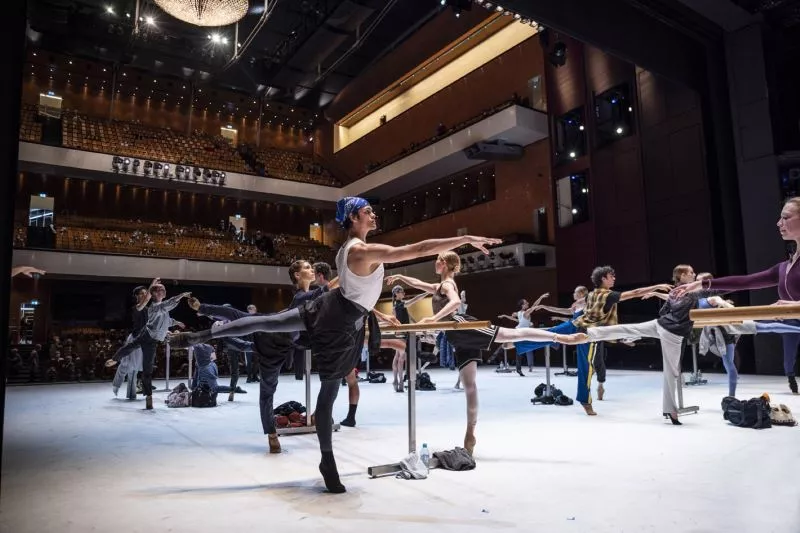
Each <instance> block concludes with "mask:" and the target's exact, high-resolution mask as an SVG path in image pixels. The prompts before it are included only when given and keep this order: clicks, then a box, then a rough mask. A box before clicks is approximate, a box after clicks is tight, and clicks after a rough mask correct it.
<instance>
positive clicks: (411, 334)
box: [367, 320, 492, 478]
mask: <svg viewBox="0 0 800 533" xmlns="http://www.w3.org/2000/svg"><path fill="white" fill-rule="evenodd" d="M489 327H492V323H491V322H489V321H488V320H486V321H475V322H426V323H422V324H420V323H416V324H402V325H399V326H384V327H382V328H381V333H408V453H412V452H414V451H416V450H417V411H416V409H417V403H416V397H415V393H416V390H417V380H416V375H417V333H421V332H424V331H452V330H459V329H482V328H489ZM402 470H403V467H402V466H400V463H392V464H387V465H378V466H370V467H369V468H367V474H368V475H369V476H370V477H373V478H374V477H379V476H386V475H389V474H396V473H398V472H401V471H402Z"/></svg>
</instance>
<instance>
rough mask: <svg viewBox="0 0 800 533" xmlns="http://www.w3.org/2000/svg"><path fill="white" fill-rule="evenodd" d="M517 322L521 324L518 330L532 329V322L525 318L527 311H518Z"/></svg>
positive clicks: (518, 325)
mask: <svg viewBox="0 0 800 533" xmlns="http://www.w3.org/2000/svg"><path fill="white" fill-rule="evenodd" d="M517 320H519V323H518V324H517V327H518V328H529V327H531V321H530V320H528V319H527V318H525V311H517Z"/></svg>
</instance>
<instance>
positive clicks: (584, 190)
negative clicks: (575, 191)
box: [581, 187, 589, 194]
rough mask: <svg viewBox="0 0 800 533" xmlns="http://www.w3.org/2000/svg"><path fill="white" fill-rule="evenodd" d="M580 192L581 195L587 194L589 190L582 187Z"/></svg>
mask: <svg viewBox="0 0 800 533" xmlns="http://www.w3.org/2000/svg"><path fill="white" fill-rule="evenodd" d="M581 192H582V193H583V194H586V193H587V192H589V189H587V188H586V187H584V188H583V189H581Z"/></svg>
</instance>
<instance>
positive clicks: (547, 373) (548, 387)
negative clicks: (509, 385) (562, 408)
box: [531, 346, 566, 405]
mask: <svg viewBox="0 0 800 533" xmlns="http://www.w3.org/2000/svg"><path fill="white" fill-rule="evenodd" d="M565 348H566V347H565ZM565 352H566V350H565ZM544 369H545V377H546V380H547V385H546V386H545V389H544V394H543V395H541V396H537V397H535V398H531V403H532V404H534V405H536V404H537V403H540V404H542V405H555V404H556V402H555V400H554V398H553V394H552V392H551V391H552V390H553V387H552V385H550V346H545V347H544ZM545 399H549V400H550V401H547V402H545Z"/></svg>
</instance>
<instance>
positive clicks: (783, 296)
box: [676, 196, 800, 394]
mask: <svg viewBox="0 0 800 533" xmlns="http://www.w3.org/2000/svg"><path fill="white" fill-rule="evenodd" d="M777 226H778V232H779V233H780V235H781V238H782V239H783V240H784V241H794V243H795V246H796V250H795V252H794V253H793V254H792V256H791V257H790V258H789V259H787V260H786V261H782V262H780V263H778V264H777V265H774V266H773V267H772V268H769V269H767V270H764V271H762V272H756V273H754V274H748V275H745V276H725V277H721V278H714V279H706V280H700V281H695V282H694V283H688V284H686V285H684V286H682V287H680V288H678V289H676V293H677V295H682V294H684V293H687V292H692V291H698V290H701V289H716V290H722V291H726V292H735V291H744V290H755V289H766V288H769V287H777V288H778V301H777V302H775V305H789V304H794V305H796V304H798V303H800V269H797V268H795V263H796V262H797V259H798V258H800V196H795V197H792V198H789V199H788V200H786V202H785V203H784V205H783V209H781V214H780V218H778V222H777ZM783 323H784V324H791V325H795V326H798V325H800V320H796V319H791V320H784V321H783ZM782 340H783V370H784V373H785V374H786V377H787V378H788V379H789V389H790V390H791V391H792V393H793V394H797V379H796V378H795V364H796V362H797V348H798V346H800V335H796V334H791V333H789V334H784V335H783V338H782Z"/></svg>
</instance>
